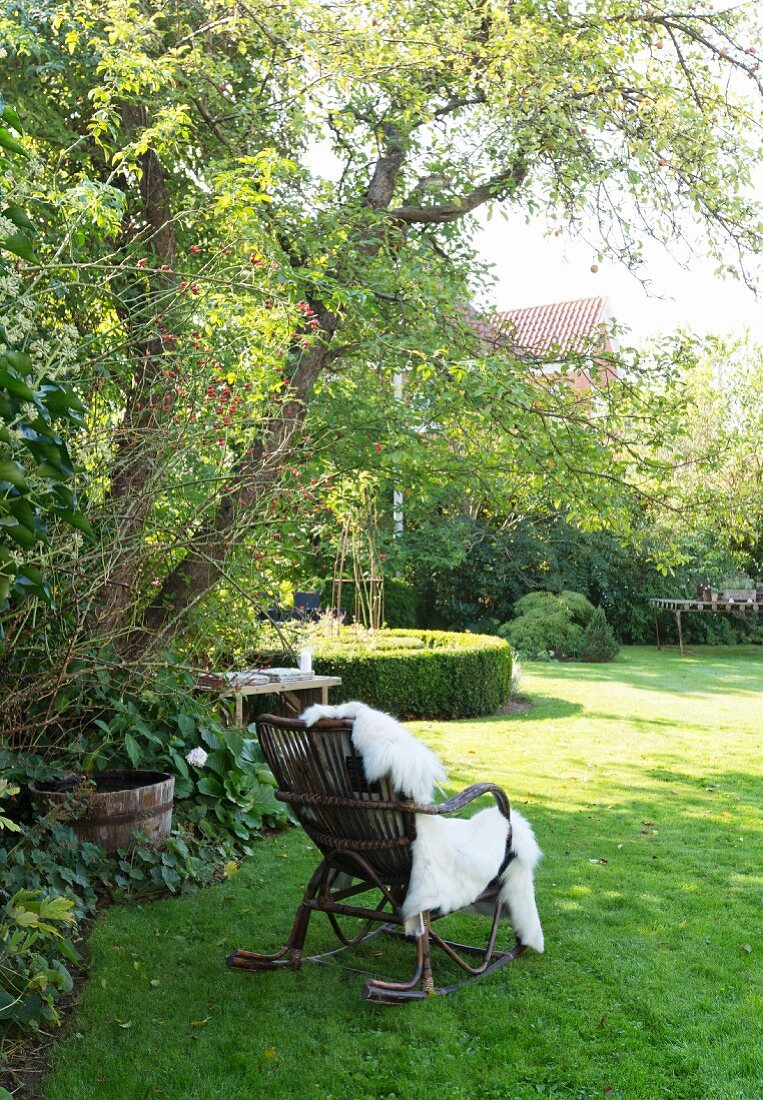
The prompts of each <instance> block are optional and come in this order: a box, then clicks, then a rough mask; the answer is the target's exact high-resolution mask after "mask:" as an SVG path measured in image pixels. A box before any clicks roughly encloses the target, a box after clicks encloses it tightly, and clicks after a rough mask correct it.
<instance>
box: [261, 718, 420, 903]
mask: <svg viewBox="0 0 763 1100" xmlns="http://www.w3.org/2000/svg"><path fill="white" fill-rule="evenodd" d="M351 733H352V722H350V721H346V720H336V721H334V720H324V721H321V722H318V723H316V724H315V725H314V726H311V727H310V728H308V727H307V726H306V725H305V724H304V722H302V721H300V720H299V719H297V718H293V719H291V718H278V717H275V716H273V715H264V716H263V717H262V718H260V719H259V720H258V722H257V734H258V736H259V739H260V744H261V745H262V751H263V753H264V754H265V759H266V760H267V762H268V764H269V765H270V768H271V769H272V771H273V774H274V776H275V777H276V780H277V781H278V785H279V788H280V789H281V791H283V792H284V793H286V794H292V795H298V796H306V800H305V801H304V802H299V801H291V800H290V804H291V807H292V810H293V811H294V814H295V815H296V817H297V819H298V820H299V822H300V824H301V825H302V827H303V828H304V830H305V832H306V833H307V834H308V835H309V836H310V838H311V839H312V840H313V841H314V843H315V844H316V845H317V846H318V848H319V849H320V850H321V851H322V852H323V854H324V855H327V854H329V852H349V851H355V852H357V853H358V854H359V855H361V856H362V857H363V858H364V859H365V860H367V861H368V862H369V863H370V864H371V866H372V867H373V868H374V870H375V871H376V873H377V874H378V875H379V877H380V878H381V879H382V881H384V882H388V883H403V882H407V880H408V877H409V876H410V871H411V859H412V857H411V843H412V841H413V839H414V838H415V835H416V833H415V825H414V814H413V813H412V812H411V811H408V810H406V809H405V808H404V807H403V806H401V808H400V809H371V806H372V805H373V803H376V802H394V803H396V804H397V805H400V797H399V795H397V794H396V793H395V791H393V789H392V787H391V786H390V784H389V781H388V780H387V779H386V777H385V778H383V779H381V780H379V781H377V782H374V783H369V782H368V779H367V778H366V774H365V772H364V770H363V761H362V759H361V757H360V756H359V754H358V753H357V752H356V750H355V748H354V746H353V744H352V739H351ZM311 796H318V797H317V798H316V799H315V801H311ZM333 799H336V802H334V801H332V800H333ZM348 799H349V800H351V801H353V802H356V803H359V804H358V805H352V806H346V805H343V804H342V800H348ZM363 803H367V804H368V808H367V809H366V808H365V807H364V806H363ZM340 862H341V861H340ZM344 867H345V869H346V870H347V871H348V873H351V874H352V873H353V869H354V871H355V872H357V865H356V864H355V863H354V862H353V861H352V860H351V859H346V860H345V861H344Z"/></svg>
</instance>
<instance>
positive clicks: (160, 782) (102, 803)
mask: <svg viewBox="0 0 763 1100" xmlns="http://www.w3.org/2000/svg"><path fill="white" fill-rule="evenodd" d="M91 784H94V786H91ZM174 789H175V778H174V776H172V775H169V774H168V773H167V772H150V771H129V770H126V771H103V772H92V773H87V774H82V775H69V776H66V777H65V778H63V779H57V780H51V781H49V782H44V783H43V782H40V783H30V784H29V792H30V794H31V797H32V801H33V802H35V803H36V804H37V805H39V806H40V807H41V809H42V811H43V812H44V813H47V812H48V811H49V810H50V809H52V808H53V807H60V808H61V809H62V811H63V810H66V809H68V807H69V806H71V805H72V801H73V799H72V796H74V800H76V801H75V805H77V806H79V805H81V806H82V812H81V813H79V814H78V815H77V816H76V817H75V818H74V819H73V820H72V822H71V825H72V828H73V829H74V832H75V833H76V835H77V836H78V837H79V839H80V840H81V841H90V842H91V843H92V844H100V846H101V847H102V848H105V849H106V851H107V852H113V851H115V850H116V849H117V848H127V847H130V846H131V845H132V844H134V840H133V836H132V833H133V830H134V829H140V831H141V832H142V833H144V834H145V835H146V837H148V840H149V842H150V843H151V844H154V845H155V846H156V847H162V845H163V844H164V842H165V840H166V839H167V837H168V836H169V833H170V828H171V826H172V800H173V794H174ZM75 812H76V811H75ZM62 816H63V814H62Z"/></svg>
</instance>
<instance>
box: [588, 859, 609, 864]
mask: <svg viewBox="0 0 763 1100" xmlns="http://www.w3.org/2000/svg"><path fill="white" fill-rule="evenodd" d="M588 862H589V863H609V860H608V859H589V860H588Z"/></svg>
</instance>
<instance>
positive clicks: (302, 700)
mask: <svg viewBox="0 0 763 1100" xmlns="http://www.w3.org/2000/svg"><path fill="white" fill-rule="evenodd" d="M196 682H197V686H198V687H200V688H202V689H203V690H204V691H215V692H217V693H218V695H220V696H228V695H233V696H234V697H235V700H236V724H237V725H238V726H243V725H244V696H247V695H277V696H278V701H277V703H276V706H275V708H274V709H275V713H276V714H279V715H281V716H282V717H285V718H288V717H292V716H293V715H295V714H301V713H302V711H303V710H304V709H305V707H309V706H310V704H311V703H328V701H329V688H330V687H336V686H337V685H338V684H341V682H342V681H341V679H340V677H338V676H316V675H315V674H314V673H312V672H300V671H299V669H264V670H262V669H243V670H242V671H241V672H202V673H201V674H200V676H199V677H198V680H197V681H196Z"/></svg>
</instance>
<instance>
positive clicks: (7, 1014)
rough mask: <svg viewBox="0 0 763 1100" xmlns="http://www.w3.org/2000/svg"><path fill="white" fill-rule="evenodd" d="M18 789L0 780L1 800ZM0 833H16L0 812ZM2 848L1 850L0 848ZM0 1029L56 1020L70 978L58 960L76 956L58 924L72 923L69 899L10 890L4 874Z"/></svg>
mask: <svg viewBox="0 0 763 1100" xmlns="http://www.w3.org/2000/svg"><path fill="white" fill-rule="evenodd" d="M18 793H19V788H18V787H16V786H14V785H13V784H11V783H10V782H9V781H8V780H7V779H5V778H3V779H0V800H3V799H6V798H13V797H15V796H16V795H17V794H18ZM0 831H5V832H12V833H13V834H19V833H21V834H22V835H23V829H22V827H21V826H20V825H19V824H18V822H16V821H14V820H12V818H10V817H7V816H6V814H5V813H2V814H0ZM2 851H4V849H0V852H2ZM0 901H2V902H3V903H4V904H3V907H2V909H0V1033H4V1032H6V1031H8V1030H9V1029H10V1028H14V1029H17V1030H18V1029H37V1028H38V1027H39V1025H40V1023H48V1024H50V1023H57V1022H58V1015H57V1013H56V1009H55V1002H56V1000H57V999H58V995H59V993H61V992H63V993H68V992H69V990H70V989H71V988H72V979H71V975H70V974H69V971H68V970H67V969H66V966H65V965H64V963H63V962H62V961H61V960H62V958H63V959H65V960H66V961H67V962H72V963H74V962H76V961H77V954H76V952H75V950H74V947H73V946H72V943H71V941H70V940H68V939H66V938H65V937H64V935H63V933H62V932H61V931H60V928H59V926H60V925H74V924H75V923H76V917H75V915H74V912H73V910H74V908H75V903H74V901H73V900H72V899H71V898H67V897H63V896H55V895H50V894H49V893H47V892H44V891H41V890H28V889H19V890H16V891H15V892H14V893H10V888H9V881H8V877H7V876H6V875H5V874H4V875H2V876H0Z"/></svg>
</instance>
